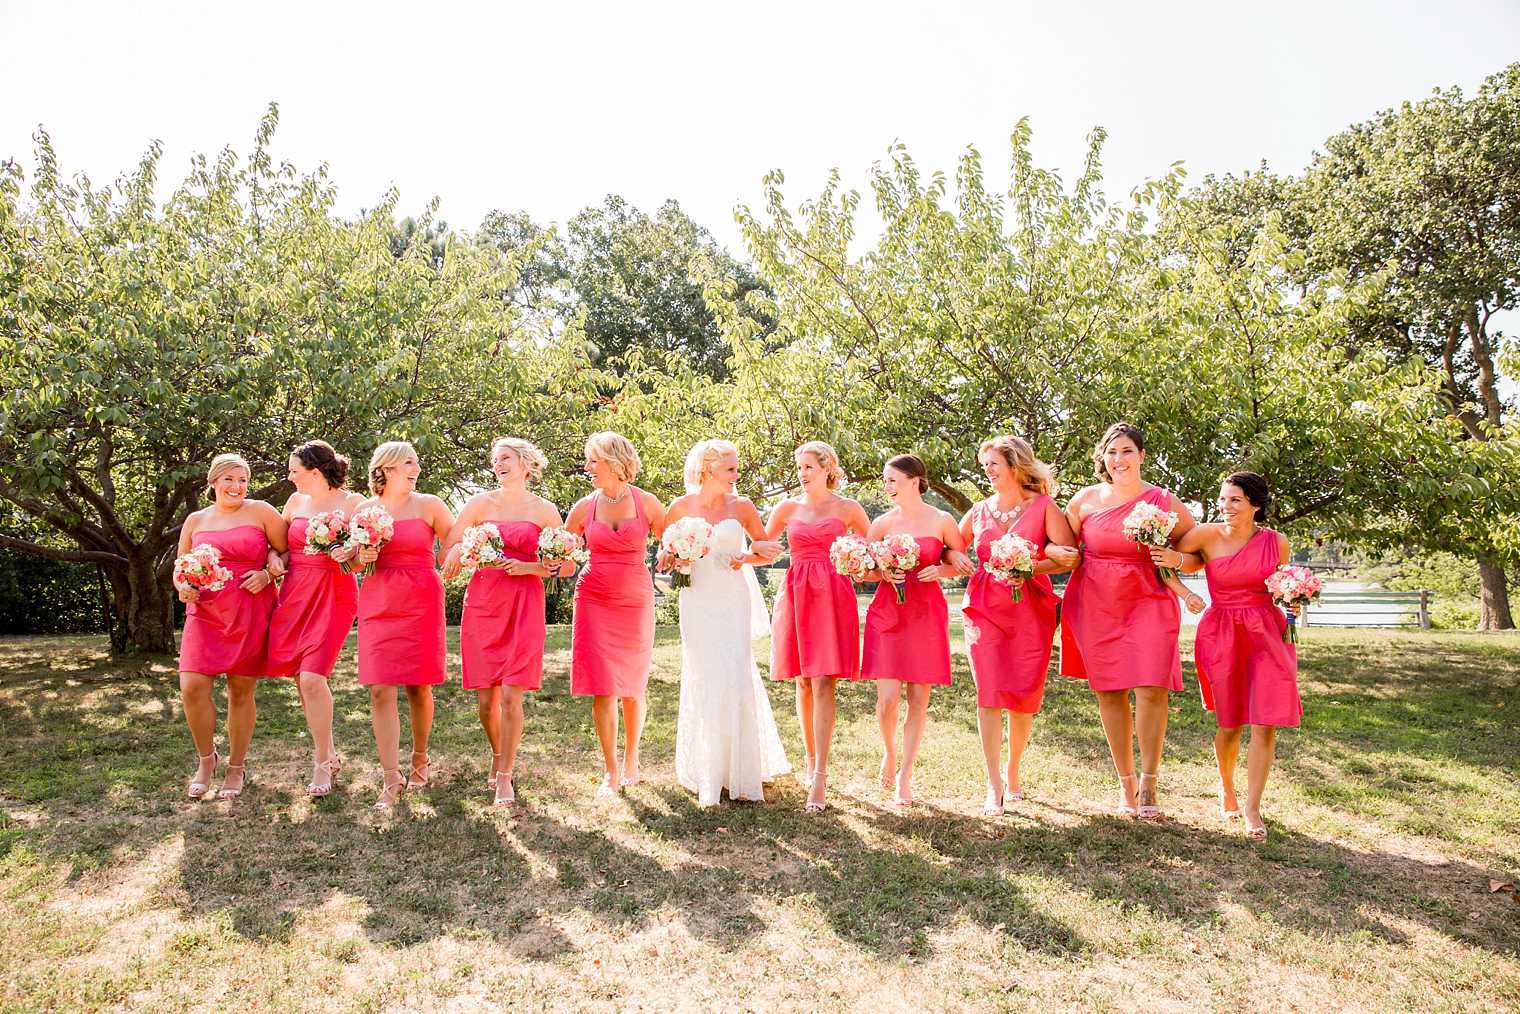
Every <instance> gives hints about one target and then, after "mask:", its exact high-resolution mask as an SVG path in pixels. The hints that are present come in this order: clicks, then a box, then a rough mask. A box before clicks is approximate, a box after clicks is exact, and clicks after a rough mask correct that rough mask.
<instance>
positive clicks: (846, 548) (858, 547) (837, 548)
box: [829, 535, 876, 581]
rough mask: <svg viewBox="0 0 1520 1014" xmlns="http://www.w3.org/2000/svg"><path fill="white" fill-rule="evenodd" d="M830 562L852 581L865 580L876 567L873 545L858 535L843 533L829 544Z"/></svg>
mask: <svg viewBox="0 0 1520 1014" xmlns="http://www.w3.org/2000/svg"><path fill="white" fill-rule="evenodd" d="M829 562H830V563H832V564H833V565H834V569H835V570H836V571H838V572H839V573H841V574H843V575H844V576H845V577H847V578H849V579H850V580H851V581H864V580H865V579H866V575H867V574H869V573H870V572H871V571H873V570H875V569H876V557H874V556H872V555H871V546H870V544H869V543H867V542H866V540H865V539H862V538H861V537H860V536H858V535H841V536H840V537H839V538H837V539H835V540H834V543H833V545H831V546H829Z"/></svg>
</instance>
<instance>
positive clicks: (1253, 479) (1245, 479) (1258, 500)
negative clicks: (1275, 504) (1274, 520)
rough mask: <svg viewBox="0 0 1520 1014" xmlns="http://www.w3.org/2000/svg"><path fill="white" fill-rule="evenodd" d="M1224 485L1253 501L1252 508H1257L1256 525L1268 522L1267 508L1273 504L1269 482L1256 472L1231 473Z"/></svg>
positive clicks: (1226, 477) (1225, 479)
mask: <svg viewBox="0 0 1520 1014" xmlns="http://www.w3.org/2000/svg"><path fill="white" fill-rule="evenodd" d="M1224 484H1225V485H1227V486H1234V487H1235V488H1236V489H1238V490H1240V491H1241V492H1242V493H1244V494H1245V495H1246V499H1247V500H1249V501H1251V506H1252V507H1255V508H1256V523H1257V524H1263V523H1264V522H1265V521H1266V520H1267V507H1268V506H1269V505H1270V504H1271V503H1272V493H1271V491H1270V490H1268V489H1267V480H1265V479H1263V478H1262V477H1261V476H1259V475H1257V474H1256V473H1255V472H1231V473H1230V474H1229V475H1227V476H1225V478H1224Z"/></svg>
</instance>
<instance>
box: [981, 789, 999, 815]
mask: <svg viewBox="0 0 1520 1014" xmlns="http://www.w3.org/2000/svg"><path fill="white" fill-rule="evenodd" d="M1003 799H1004V795H1003V793H1001V792H999V793H998V794H997V796H996V797H993V796H991V795H988V797H987V802H985V803H983V804H982V816H984V817H1001V816H1002V815H1003Z"/></svg>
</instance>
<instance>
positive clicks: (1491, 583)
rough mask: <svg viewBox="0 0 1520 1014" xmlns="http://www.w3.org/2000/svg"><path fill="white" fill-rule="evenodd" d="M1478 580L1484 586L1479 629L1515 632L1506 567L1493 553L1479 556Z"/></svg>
mask: <svg viewBox="0 0 1520 1014" xmlns="http://www.w3.org/2000/svg"><path fill="white" fill-rule="evenodd" d="M1478 579H1479V580H1480V581H1481V582H1482V584H1483V590H1482V592H1481V593H1480V595H1481V598H1482V612H1481V613H1480V614H1479V616H1478V629H1479V630H1514V629H1515V620H1514V617H1513V616H1512V615H1511V614H1510V611H1509V580H1508V579H1507V578H1506V577H1505V576H1504V565H1503V564H1502V563H1501V562H1500V561H1499V558H1498V557H1497V556H1495V555H1494V554H1493V553H1479V554H1478Z"/></svg>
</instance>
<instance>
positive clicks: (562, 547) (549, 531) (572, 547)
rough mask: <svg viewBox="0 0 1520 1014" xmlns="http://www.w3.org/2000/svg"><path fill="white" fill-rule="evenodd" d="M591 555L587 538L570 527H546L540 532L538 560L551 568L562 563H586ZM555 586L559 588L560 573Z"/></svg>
mask: <svg viewBox="0 0 1520 1014" xmlns="http://www.w3.org/2000/svg"><path fill="white" fill-rule="evenodd" d="M589 555H590V554H588V553H587V552H586V543H585V540H583V539H582V538H581V537H580V536H579V535H577V534H575V533H574V532H572V531H571V530H570V529H568V528H545V529H544V530H543V531H541V532H539V533H538V562H539V563H541V564H543V565H544V566H545V567H548V568H549V569H550V570H553V569H554V568H556V567H558V566H559V565H560V564H562V563H574V564H577V565H579V564H582V563H585V562H586V560H587V558H588V557H589ZM554 587H555V588H556V589H558V588H559V576H558V575H555V578H554Z"/></svg>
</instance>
